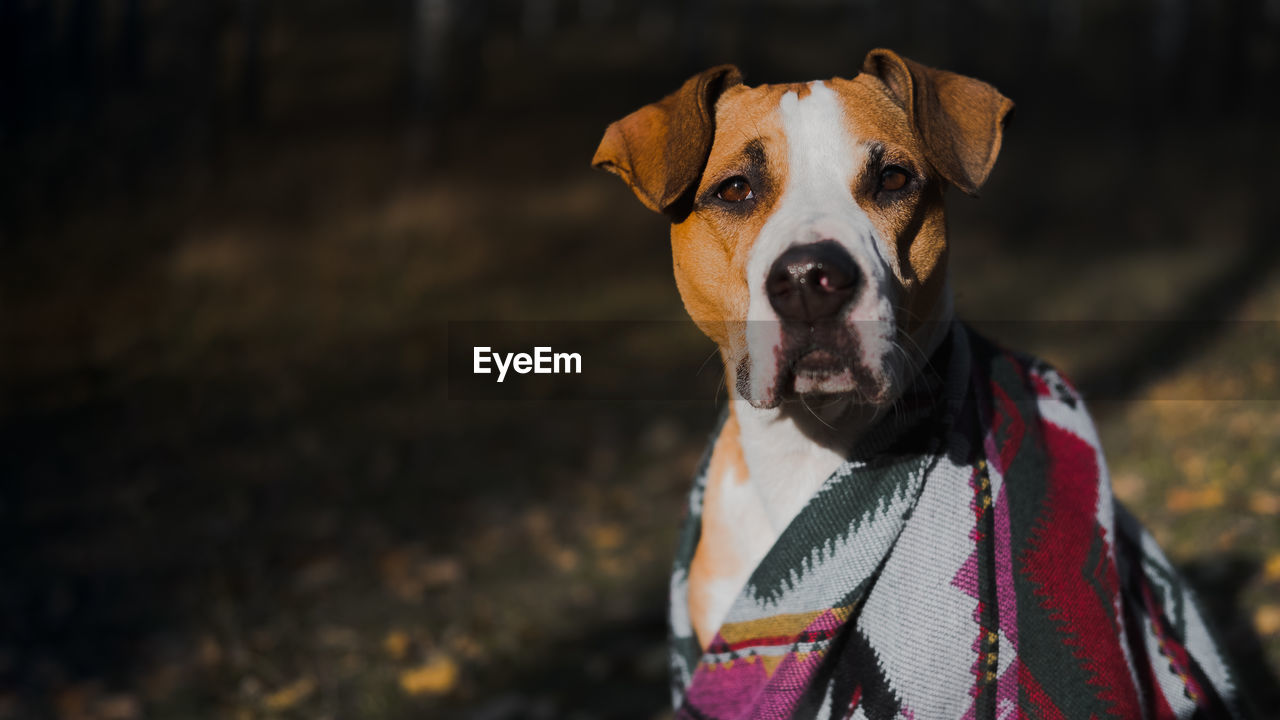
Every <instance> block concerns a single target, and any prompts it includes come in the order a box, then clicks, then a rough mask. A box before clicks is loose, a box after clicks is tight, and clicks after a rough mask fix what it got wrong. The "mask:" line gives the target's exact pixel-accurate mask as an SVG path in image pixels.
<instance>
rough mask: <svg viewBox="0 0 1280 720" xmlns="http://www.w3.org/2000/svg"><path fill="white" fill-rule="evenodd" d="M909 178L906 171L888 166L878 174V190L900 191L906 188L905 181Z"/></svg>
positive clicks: (895, 166)
mask: <svg viewBox="0 0 1280 720" xmlns="http://www.w3.org/2000/svg"><path fill="white" fill-rule="evenodd" d="M909 179H910V176H909V175H907V171H906V170H904V169H902V168H900V167H898V166H897V165H890V166H889V167H887V168H885V169H884V170H882V171H881V172H880V189H881V190H889V191H894V190H901V189H902V188H904V187H906V185H907V180H909Z"/></svg>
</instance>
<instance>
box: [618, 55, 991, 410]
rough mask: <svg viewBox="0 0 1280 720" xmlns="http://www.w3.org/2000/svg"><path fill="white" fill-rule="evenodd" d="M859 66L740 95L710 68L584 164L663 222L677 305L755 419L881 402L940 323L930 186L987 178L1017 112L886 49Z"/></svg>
mask: <svg viewBox="0 0 1280 720" xmlns="http://www.w3.org/2000/svg"><path fill="white" fill-rule="evenodd" d="M862 70H863V71H862V73H861V74H859V75H857V76H856V77H854V78H852V79H843V78H833V79H831V80H827V81H825V82H824V81H815V82H811V83H802V84H792V85H762V86H759V87H748V86H746V85H743V84H742V82H741V76H740V75H739V73H738V71H737V69H736V68H734V67H732V66H720V67H716V68H712V69H710V70H707V71H705V72H703V73H701V74H699V75H696V76H694V77H692V78H690V79H689V80H688V81H687V82H685V84H684V85H683V86H682V87H681V88H680V89H679V90H677V91H676V92H675V93H672V94H671V95H668V96H667V97H665V98H663V99H662V100H660V101H658V102H657V103H654V104H652V105H647V106H645V107H643V108H641V109H639V110H637V111H636V112H634V113H632V114H630V115H628V116H627V117H625V118H623V119H621V120H619V121H617V122H615V123H613V124H612V125H610V126H609V128H608V130H606V132H605V136H604V139H603V140H602V141H601V143H600V147H599V149H598V150H597V151H596V155H595V158H594V160H593V164H594V165H595V166H596V167H600V168H603V169H605V170H608V171H610V172H613V173H615V174H617V175H619V176H620V177H622V179H623V180H625V181H626V182H627V184H628V185H629V186H630V187H631V189H632V190H633V191H634V192H635V194H636V196H637V197H639V198H640V201H641V202H643V203H644V204H645V205H646V206H647V207H649V208H650V209H653V210H656V211H658V212H662V213H665V214H667V215H668V216H669V217H670V218H671V222H672V226H671V241H672V251H673V255H674V259H675V276H676V283H677V285H678V287H679V289H680V294H681V296H682V297H683V299H684V303H685V307H686V308H687V309H688V311H689V314H690V315H691V316H692V317H693V319H694V321H695V322H696V323H697V324H698V326H699V327H700V328H701V329H702V330H703V332H705V333H706V334H707V335H708V336H709V337H710V338H711V339H712V340H714V341H715V342H716V343H717V344H718V345H719V346H720V349H721V353H722V355H723V357H724V360H725V366H726V368H727V369H728V371H729V372H731V373H735V374H736V377H734V378H733V381H734V384H735V386H736V388H737V390H738V392H739V394H741V395H742V396H743V397H744V398H746V399H747V400H748V401H749V402H751V403H752V404H753V405H755V406H757V407H774V406H777V405H779V404H780V403H782V402H783V401H784V400H785V399H787V398H789V397H796V396H804V395H845V396H849V397H851V398H853V399H854V400H856V401H857V402H860V403H866V404H871V405H886V404H888V403H890V402H892V401H893V400H894V399H895V398H896V397H897V396H898V395H899V394H900V393H901V392H902V390H903V389H904V386H905V384H906V383H907V382H909V380H910V377H909V375H910V364H911V363H912V357H913V354H914V353H915V352H917V349H916V348H917V347H918V346H920V345H927V344H928V342H929V339H928V338H925V337H923V335H925V334H927V333H928V332H929V330H928V328H930V327H937V325H938V323H939V322H940V321H942V320H945V319H946V318H947V317H948V316H949V314H950V294H949V291H948V288H947V278H946V259H947V232H946V219H945V214H944V208H943V201H942V196H943V190H944V189H945V188H946V187H947V186H952V185H953V186H955V187H958V188H959V189H960V190H962V191H964V192H966V193H969V194H973V193H975V192H976V191H977V189H978V188H979V187H980V186H981V185H982V184H983V182H984V181H985V180H986V178H987V175H988V174H989V173H990V171H991V167H992V165H993V164H994V163H995V159H996V155H997V153H998V152H999V150H1000V142H1001V136H1002V133H1003V128H1004V124H1005V121H1006V118H1007V117H1008V115H1009V112H1010V111H1011V110H1012V108H1013V103H1011V102H1010V101H1009V100H1008V99H1007V98H1005V97H1004V96H1002V95H1001V94H1000V93H998V92H997V91H996V90H995V89H994V88H992V87H991V86H989V85H987V84H985V83H983V82H980V81H978V80H974V79H972V78H967V77H963V76H960V75H956V74H954V73H949V72H944V71H941V70H935V69H933V68H929V67H925V66H923V65H919V64H917V63H915V62H912V61H910V60H907V59H905V58H902V57H900V56H898V55H897V54H895V53H893V52H891V51H888V50H874V51H872V52H871V53H870V54H868V55H867V58H866V61H865V62H864V64H863V68H862Z"/></svg>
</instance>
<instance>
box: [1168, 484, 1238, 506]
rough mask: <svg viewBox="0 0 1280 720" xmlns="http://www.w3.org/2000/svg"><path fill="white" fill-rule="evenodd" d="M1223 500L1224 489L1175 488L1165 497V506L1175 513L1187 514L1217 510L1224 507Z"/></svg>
mask: <svg viewBox="0 0 1280 720" xmlns="http://www.w3.org/2000/svg"><path fill="white" fill-rule="evenodd" d="M1223 500H1224V497H1223V494H1222V488H1217V487H1207V488H1201V489H1198V490H1192V489H1190V488H1174V489H1173V490H1170V491H1169V495H1168V496H1167V497H1165V499H1164V504H1165V507H1167V508H1169V510H1171V511H1173V512H1186V511H1188V510H1206V509H1208V508H1216V507H1219V506H1221V505H1222V502H1223Z"/></svg>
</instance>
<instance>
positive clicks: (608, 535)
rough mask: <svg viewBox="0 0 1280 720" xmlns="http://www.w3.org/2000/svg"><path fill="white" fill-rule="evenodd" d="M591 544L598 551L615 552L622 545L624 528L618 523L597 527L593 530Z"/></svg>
mask: <svg viewBox="0 0 1280 720" xmlns="http://www.w3.org/2000/svg"><path fill="white" fill-rule="evenodd" d="M591 544H592V545H594V546H595V548H596V549H597V550H613V549H614V548H616V547H618V546H619V545H621V544H622V527H621V526H620V525H618V524H616V523H607V524H604V525H597V526H595V527H594V528H592V529H591Z"/></svg>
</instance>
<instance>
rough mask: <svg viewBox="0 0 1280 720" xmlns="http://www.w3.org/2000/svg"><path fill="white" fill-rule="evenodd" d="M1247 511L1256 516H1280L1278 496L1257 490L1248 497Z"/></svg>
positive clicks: (1279, 498) (1279, 497) (1279, 496)
mask: <svg viewBox="0 0 1280 720" xmlns="http://www.w3.org/2000/svg"><path fill="white" fill-rule="evenodd" d="M1249 510H1250V511H1252V512H1254V513H1256V514H1258V515H1280V495H1276V494H1275V493H1269V492H1263V491H1261V490H1259V491H1258V492H1255V493H1254V494H1252V495H1250V496H1249Z"/></svg>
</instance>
